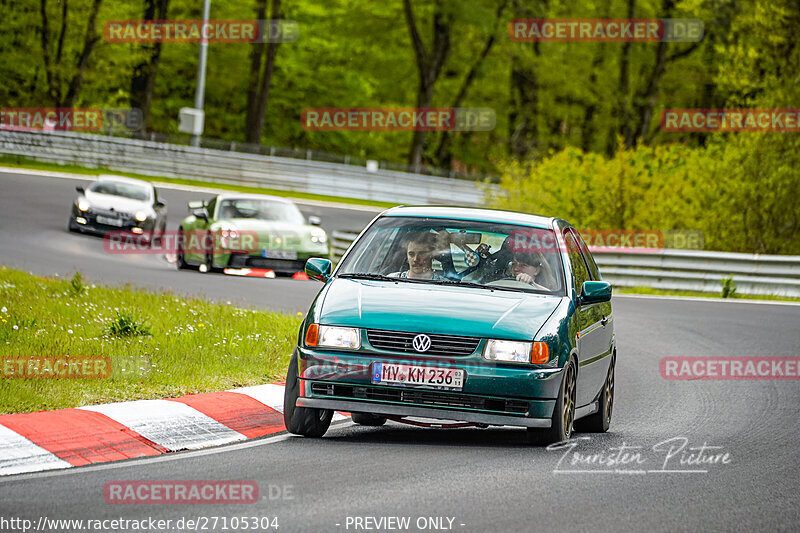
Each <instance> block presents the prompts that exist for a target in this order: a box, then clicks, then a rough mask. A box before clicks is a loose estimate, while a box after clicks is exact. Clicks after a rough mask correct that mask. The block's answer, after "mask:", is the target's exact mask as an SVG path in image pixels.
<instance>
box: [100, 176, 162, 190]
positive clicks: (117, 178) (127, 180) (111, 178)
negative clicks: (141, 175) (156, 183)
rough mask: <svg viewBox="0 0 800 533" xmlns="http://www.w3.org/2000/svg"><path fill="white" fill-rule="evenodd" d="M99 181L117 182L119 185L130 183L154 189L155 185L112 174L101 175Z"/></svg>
mask: <svg viewBox="0 0 800 533" xmlns="http://www.w3.org/2000/svg"><path fill="white" fill-rule="evenodd" d="M97 181H116V182H119V183H130V184H132V185H143V186H145V187H152V186H153V184H152V183H150V182H149V181H145V180H137V179H136V178H127V177H125V176H112V175H110V174H101V175H100V176H99V177H98V178H97Z"/></svg>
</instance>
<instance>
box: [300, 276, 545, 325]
mask: <svg viewBox="0 0 800 533" xmlns="http://www.w3.org/2000/svg"><path fill="white" fill-rule="evenodd" d="M560 302H561V298H560V297H558V296H543V295H537V294H526V293H521V292H511V291H502V290H495V291H490V290H488V289H479V288H473V287H459V286H452V287H450V286H443V285H427V284H418V283H409V282H397V283H394V282H387V281H372V280H352V279H341V278H338V279H334V280H333V281H332V282H331V283H330V285H329V286H328V287H327V290H326V292H325V294H324V295H323V296H322V306H321V308H319V307H318V308H317V309H316V310H315V311H316V318H315V319H316V320H317V321H318V322H319V323H320V324H328V325H336V326H351V327H359V328H369V329H383V330H395V331H410V332H421V333H441V334H449V335H464V336H472V337H487V338H500V339H515V340H532V339H533V338H534V335H536V332H537V331H538V330H539V328H541V326H542V325H543V324H544V322H545V321H546V320H547V318H548V317H549V316H550V315H551V314H552V313H553V311H554V310H555V309H556V307H558V304H559V303H560Z"/></svg>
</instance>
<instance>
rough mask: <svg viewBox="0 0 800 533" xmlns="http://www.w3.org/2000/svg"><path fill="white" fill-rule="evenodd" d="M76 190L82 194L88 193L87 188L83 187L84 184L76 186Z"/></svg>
mask: <svg viewBox="0 0 800 533" xmlns="http://www.w3.org/2000/svg"><path fill="white" fill-rule="evenodd" d="M75 190H76V191H78V192H79V193H81V194H86V189H84V188H83V185H78V186H77V187H75Z"/></svg>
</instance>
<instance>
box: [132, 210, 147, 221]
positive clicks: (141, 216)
mask: <svg viewBox="0 0 800 533" xmlns="http://www.w3.org/2000/svg"><path fill="white" fill-rule="evenodd" d="M133 218H135V219H136V220H137V221H139V222H144V221H145V220H147V213H145V212H144V211H136V214H135V215H133Z"/></svg>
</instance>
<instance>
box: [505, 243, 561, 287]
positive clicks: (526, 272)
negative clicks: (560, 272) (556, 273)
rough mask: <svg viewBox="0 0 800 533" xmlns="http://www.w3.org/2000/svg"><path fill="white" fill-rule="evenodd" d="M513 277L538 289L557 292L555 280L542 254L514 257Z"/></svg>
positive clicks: (524, 253)
mask: <svg viewBox="0 0 800 533" xmlns="http://www.w3.org/2000/svg"><path fill="white" fill-rule="evenodd" d="M511 276H512V277H513V278H514V279H516V280H517V281H520V282H522V283H527V284H529V285H533V286H535V287H536V288H542V289H545V290H555V285H556V283H555V280H554V279H553V275H552V274H551V273H550V265H549V264H547V261H545V259H544V257H542V253H541V252H518V253H515V254H513V255H512V259H511Z"/></svg>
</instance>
